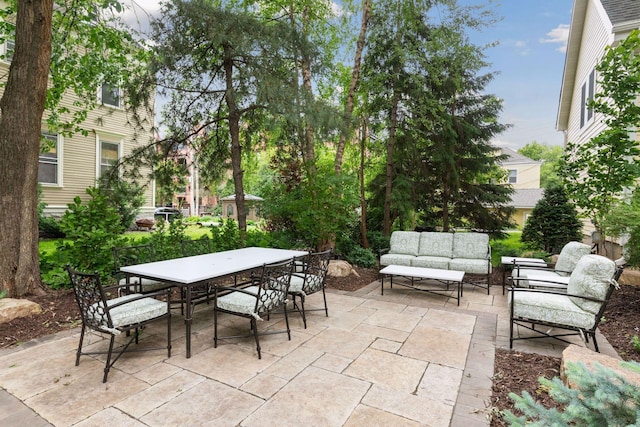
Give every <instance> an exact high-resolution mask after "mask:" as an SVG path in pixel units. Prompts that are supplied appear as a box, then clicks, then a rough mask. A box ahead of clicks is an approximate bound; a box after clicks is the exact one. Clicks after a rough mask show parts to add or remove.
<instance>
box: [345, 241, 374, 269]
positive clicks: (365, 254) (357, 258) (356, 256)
mask: <svg viewBox="0 0 640 427" xmlns="http://www.w3.org/2000/svg"><path fill="white" fill-rule="evenodd" d="M343 256H344V259H345V260H347V261H348V262H349V263H350V264H352V265H357V266H360V267H364V268H373V267H375V266H376V265H377V263H378V260H377V257H376V254H375V253H374V252H373V251H372V250H371V249H365V248H363V247H362V246H360V245H354V246H352V247H351V248H350V249H349V251H348V252H343Z"/></svg>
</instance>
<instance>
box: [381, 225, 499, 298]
mask: <svg viewBox="0 0 640 427" xmlns="http://www.w3.org/2000/svg"><path fill="white" fill-rule="evenodd" d="M387 265H408V266H412V267H425V268H436V269H441V270H456V271H464V272H465V273H468V274H481V275H486V276H487V282H486V283H487V291H488V289H489V286H490V280H491V246H490V245H489V235H488V234H486V233H476V232H456V233H450V232H436V231H421V232H419V231H394V232H393V233H391V240H390V247H389V249H388V250H384V251H382V252H381V255H380V266H381V267H382V266H387Z"/></svg>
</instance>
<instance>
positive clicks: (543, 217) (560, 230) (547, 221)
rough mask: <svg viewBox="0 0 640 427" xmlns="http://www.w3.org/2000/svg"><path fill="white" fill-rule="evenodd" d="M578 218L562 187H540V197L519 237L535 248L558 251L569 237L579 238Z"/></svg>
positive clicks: (550, 251) (580, 225) (579, 225)
mask: <svg viewBox="0 0 640 427" xmlns="http://www.w3.org/2000/svg"><path fill="white" fill-rule="evenodd" d="M581 230H582V222H580V220H579V219H578V212H577V211H576V208H575V207H574V206H573V205H572V204H571V203H569V199H568V198H567V195H566V193H565V191H564V189H563V188H562V187H559V186H556V187H551V188H547V189H546V190H544V195H543V198H542V199H541V200H540V201H539V202H538V203H537V204H536V206H535V207H534V208H533V212H532V215H531V217H530V218H529V219H528V220H527V223H526V224H525V226H524V229H523V230H522V236H521V237H520V239H521V240H522V241H523V242H527V243H530V244H531V245H532V246H534V247H535V248H536V249H543V250H545V251H547V252H549V253H559V251H560V250H561V249H562V247H563V246H564V245H565V244H566V243H568V242H570V241H576V240H577V241H580V240H582V231H581Z"/></svg>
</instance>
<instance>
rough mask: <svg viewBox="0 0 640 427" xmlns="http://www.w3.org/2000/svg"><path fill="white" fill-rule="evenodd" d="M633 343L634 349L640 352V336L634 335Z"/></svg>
mask: <svg viewBox="0 0 640 427" xmlns="http://www.w3.org/2000/svg"><path fill="white" fill-rule="evenodd" d="M631 344H633V349H634V350H635V351H637V352H638V353H640V338H638V336H637V335H634V336H633V338H631Z"/></svg>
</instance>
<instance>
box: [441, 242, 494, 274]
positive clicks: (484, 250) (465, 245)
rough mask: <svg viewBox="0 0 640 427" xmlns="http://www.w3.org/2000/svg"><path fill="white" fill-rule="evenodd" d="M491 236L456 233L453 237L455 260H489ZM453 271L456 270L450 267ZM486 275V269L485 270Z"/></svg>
mask: <svg viewBox="0 0 640 427" xmlns="http://www.w3.org/2000/svg"><path fill="white" fill-rule="evenodd" d="M488 248H489V235H488V234H484V233H455V234H454V235H453V258H470V259H474V258H475V259H480V260H482V259H485V260H486V259H487V256H488V254H489V253H488ZM450 268H451V269H452V270H456V269H455V268H453V267H450ZM485 274H486V268H485Z"/></svg>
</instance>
